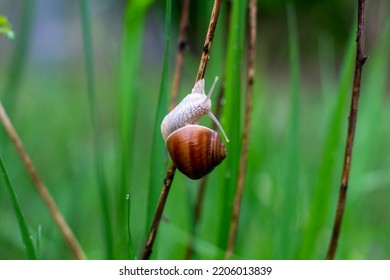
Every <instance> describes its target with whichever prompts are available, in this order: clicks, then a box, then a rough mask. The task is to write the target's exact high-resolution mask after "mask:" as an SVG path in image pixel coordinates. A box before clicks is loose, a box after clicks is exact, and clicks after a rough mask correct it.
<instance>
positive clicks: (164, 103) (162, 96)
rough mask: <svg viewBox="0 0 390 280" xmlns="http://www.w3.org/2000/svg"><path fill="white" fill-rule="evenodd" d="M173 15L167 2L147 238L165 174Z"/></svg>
mask: <svg viewBox="0 0 390 280" xmlns="http://www.w3.org/2000/svg"><path fill="white" fill-rule="evenodd" d="M171 14H172V1H171V0H167V1H166V16H165V30H166V31H165V32H166V34H165V51H164V62H163V67H162V73H161V83H160V92H159V97H158V104H157V112H156V117H155V122H154V128H153V140H152V141H153V142H152V143H153V144H152V153H151V166H150V178H149V188H148V192H149V193H148V201H147V215H146V221H147V223H146V231H145V235H146V236H147V234H148V232H149V227H150V225H151V224H152V219H153V213H154V210H155V207H156V205H157V202H158V201H159V193H160V188H161V180H162V178H164V173H165V157H166V153H165V143H164V140H163V138H162V136H161V130H160V125H161V121H162V120H163V118H164V116H165V114H166V113H167V108H168V96H169V91H168V65H169V50H170V37H171V31H170V29H171Z"/></svg>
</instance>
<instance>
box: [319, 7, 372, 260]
mask: <svg viewBox="0 0 390 280" xmlns="http://www.w3.org/2000/svg"><path fill="white" fill-rule="evenodd" d="M364 33H365V0H358V29H357V38H356V43H357V49H356V63H355V75H354V79H353V89H352V101H351V108H350V113H349V118H348V121H349V122H348V132H347V143H346V147H345V156H344V165H343V174H342V176H341V185H340V191H339V199H338V204H337V210H336V216H335V220H334V225H333V232H332V238H331V241H330V243H329V248H328V254H327V256H326V259H328V260H332V259H333V258H334V254H335V252H336V249H337V241H338V238H339V233H340V228H341V222H342V219H343V214H344V207H345V199H346V196H347V189H348V179H349V171H350V168H351V158H352V148H353V141H354V137H355V129H356V119H357V113H358V105H359V95H360V82H361V77H362V70H363V65H364V62H365V61H366V59H367V57H366V56H365V55H364Z"/></svg>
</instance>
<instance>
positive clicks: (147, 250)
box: [142, 0, 222, 260]
mask: <svg viewBox="0 0 390 280" xmlns="http://www.w3.org/2000/svg"><path fill="white" fill-rule="evenodd" d="M221 2H222V1H221V0H215V1H214V6H213V11H212V13H211V18H210V24H209V28H208V30H207V35H206V39H205V43H204V47H203V51H202V56H201V62H200V65H199V69H198V73H197V75H196V77H197V78H196V81H198V80H200V79H202V78H203V77H204V73H205V71H206V66H207V62H208V59H209V54H210V51H211V43H212V41H213V38H214V32H215V28H216V26H217V21H218V15H219V10H220V7H221ZM175 171H176V167H175V165H174V164H173V163H172V164H171V165H170V167H169V169H168V171H167V175H166V176H165V180H164V185H163V188H162V190H161V194H160V198H159V201H158V204H157V210H156V212H155V215H154V218H153V222H152V226H151V228H150V231H149V236H148V240H147V242H146V244H145V247H144V250H143V254H142V259H144V260H147V259H149V257H150V254H151V253H152V248H153V243H154V240H155V238H156V234H157V230H158V227H159V224H160V220H161V216H162V213H163V211H164V207H165V203H166V200H167V198H168V193H169V190H170V188H171V184H172V182H173V178H174V175H175Z"/></svg>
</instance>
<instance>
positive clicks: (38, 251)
mask: <svg viewBox="0 0 390 280" xmlns="http://www.w3.org/2000/svg"><path fill="white" fill-rule="evenodd" d="M41 245H42V226H41V225H39V226H38V230H37V245H36V248H37V250H36V252H37V260H40V259H41V256H42V253H41Z"/></svg>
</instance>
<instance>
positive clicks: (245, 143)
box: [225, 0, 257, 259]
mask: <svg viewBox="0 0 390 280" xmlns="http://www.w3.org/2000/svg"><path fill="white" fill-rule="evenodd" d="M256 27H257V1H256V0H250V2H249V19H248V29H249V32H248V33H249V39H248V41H249V42H248V54H247V61H248V64H247V79H246V80H247V94H246V102H245V120H244V132H243V136H242V152H241V155H240V166H239V173H238V180H237V187H236V191H235V195H234V204H233V209H232V210H233V211H232V218H231V223H230V229H229V239H228V246H227V251H226V254H225V259H231V258H232V256H233V253H234V250H235V246H236V236H237V230H238V222H239V216H240V211H241V201H242V196H243V193H244V186H245V181H246V168H247V158H248V147H249V134H250V127H251V120H252V119H251V118H252V100H253V84H254V78H255V53H256Z"/></svg>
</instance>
